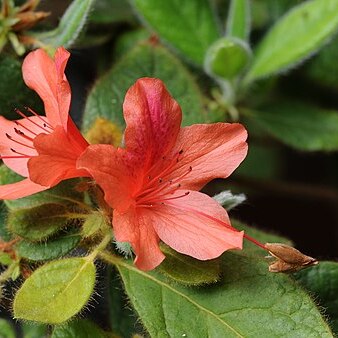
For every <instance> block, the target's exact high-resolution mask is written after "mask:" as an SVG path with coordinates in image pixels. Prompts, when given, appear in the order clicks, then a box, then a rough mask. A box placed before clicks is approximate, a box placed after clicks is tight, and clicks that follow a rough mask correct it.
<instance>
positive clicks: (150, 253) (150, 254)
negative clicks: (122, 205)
mask: <svg viewBox="0 0 338 338" xmlns="http://www.w3.org/2000/svg"><path fill="white" fill-rule="evenodd" d="M148 220H149V217H148V215H147V214H146V213H143V212H141V211H140V212H138V210H137V209H135V208H130V210H129V211H128V212H126V213H124V214H120V213H119V212H117V211H116V210H115V211H114V214H113V227H114V234H115V238H116V240H117V241H119V242H129V243H130V244H131V246H132V247H133V250H134V252H135V255H136V259H135V262H134V263H135V265H136V266H137V267H138V268H139V269H141V270H144V271H147V270H152V269H154V268H156V266H158V265H159V264H161V262H162V261H163V259H164V258H165V256H164V254H163V253H162V251H161V250H160V248H159V245H158V243H159V238H158V236H157V234H156V232H155V231H154V228H153V227H152V224H151V223H149V222H148Z"/></svg>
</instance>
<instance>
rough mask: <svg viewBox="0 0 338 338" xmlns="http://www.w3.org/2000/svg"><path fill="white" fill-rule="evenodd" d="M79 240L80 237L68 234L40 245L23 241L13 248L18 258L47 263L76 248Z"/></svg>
mask: <svg viewBox="0 0 338 338" xmlns="http://www.w3.org/2000/svg"><path fill="white" fill-rule="evenodd" d="M80 240H81V236H79V235H76V234H74V233H69V234H66V235H64V236H62V237H57V238H55V239H51V240H48V241H47V242H41V243H32V242H29V241H25V240H23V241H21V242H19V244H17V245H16V246H15V248H16V251H17V253H18V254H19V256H20V257H23V258H27V259H29V260H31V261H47V260H51V259H55V258H60V257H62V256H64V255H66V254H67V253H68V252H69V251H71V250H73V249H74V248H75V247H76V246H77V244H78V243H79V242H80Z"/></svg>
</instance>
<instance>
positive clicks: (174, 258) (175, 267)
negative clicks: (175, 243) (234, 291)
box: [158, 245, 221, 285]
mask: <svg viewBox="0 0 338 338" xmlns="http://www.w3.org/2000/svg"><path fill="white" fill-rule="evenodd" d="M161 251H162V252H163V253H164V254H165V260H164V261H163V262H162V264H161V265H160V266H159V267H158V269H159V271H160V272H162V273H163V274H165V275H167V276H168V277H170V278H172V279H173V280H174V281H176V282H179V283H182V284H185V285H203V284H210V283H215V282H216V281H218V280H219V278H220V273H221V269H220V261H219V260H218V259H213V260H211V261H199V260H197V259H195V258H192V257H190V256H186V255H182V254H180V253H178V252H177V251H175V250H173V249H171V248H170V247H169V246H167V245H161Z"/></svg>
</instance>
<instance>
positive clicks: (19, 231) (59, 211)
mask: <svg viewBox="0 0 338 338" xmlns="http://www.w3.org/2000/svg"><path fill="white" fill-rule="evenodd" d="M66 212H67V210H66V208H65V207H64V206H63V205H60V204H51V203H50V204H43V205H40V206H37V207H33V208H29V209H18V210H14V211H11V212H10V213H9V214H8V219H7V226H8V228H9V230H10V231H11V232H13V233H15V234H16V235H19V236H20V237H22V238H25V239H27V240H29V241H40V240H43V239H45V238H47V237H49V236H51V235H52V234H54V233H55V232H57V231H58V230H60V229H62V228H64V227H65V226H66V225H67V221H68V218H67V217H66V215H65V214H66Z"/></svg>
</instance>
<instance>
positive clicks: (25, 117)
mask: <svg viewBox="0 0 338 338" xmlns="http://www.w3.org/2000/svg"><path fill="white" fill-rule="evenodd" d="M15 112H16V113H17V114H19V115H20V116H22V117H23V118H24V119H27V120H28V121H29V122H31V123H33V124H34V125H36V126H37V127H39V128H40V129H42V130H43V131H44V132H46V133H50V131H48V130H47V129H45V128H44V127H42V126H40V125H39V124H37V123H36V122H34V121H32V119H30V118H29V116H26V115H25V114H24V113H23V112H21V111H20V110H19V109H17V108H16V109H15Z"/></svg>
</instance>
